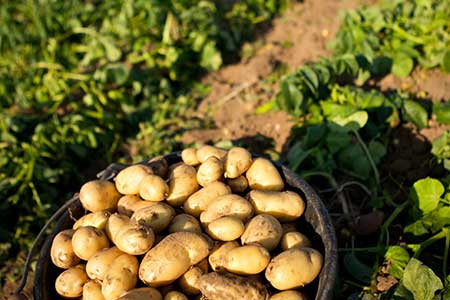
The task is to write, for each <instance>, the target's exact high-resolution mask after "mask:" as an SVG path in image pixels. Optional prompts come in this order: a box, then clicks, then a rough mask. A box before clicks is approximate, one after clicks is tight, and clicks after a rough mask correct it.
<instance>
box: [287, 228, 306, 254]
mask: <svg viewBox="0 0 450 300" xmlns="http://www.w3.org/2000/svg"><path fill="white" fill-rule="evenodd" d="M311 246H312V244H311V241H310V240H309V239H308V237H307V236H306V235H304V234H303V233H300V232H298V231H291V232H286V233H285V234H283V237H282V238H281V249H283V250H287V249H291V248H298V247H311Z"/></svg>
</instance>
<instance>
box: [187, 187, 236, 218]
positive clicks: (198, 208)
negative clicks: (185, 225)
mask: <svg viewBox="0 0 450 300" xmlns="http://www.w3.org/2000/svg"><path fill="white" fill-rule="evenodd" d="M228 194H231V189H230V187H229V186H227V185H226V184H224V183H223V182H220V181H216V182H213V183H210V184H209V185H207V186H206V187H204V188H202V189H200V190H199V191H197V192H195V193H194V194H192V195H191V196H190V197H189V198H188V199H187V200H186V202H184V211H185V212H187V213H188V214H190V215H193V216H194V217H199V216H200V214H201V213H202V212H203V211H204V210H206V208H207V207H208V205H209V204H210V203H211V202H212V201H214V200H215V199H216V198H217V197H219V196H223V195H228Z"/></svg>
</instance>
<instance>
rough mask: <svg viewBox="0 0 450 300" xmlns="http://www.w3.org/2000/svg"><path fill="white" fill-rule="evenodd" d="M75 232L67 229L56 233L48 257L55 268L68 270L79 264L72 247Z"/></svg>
mask: <svg viewBox="0 0 450 300" xmlns="http://www.w3.org/2000/svg"><path fill="white" fill-rule="evenodd" d="M74 232H75V230H73V229H67V230H63V231H61V232H60V233H58V234H57V235H56V236H55V238H54V239H53V242H52V247H51V248H50V257H51V258H52V262H53V264H54V265H55V266H57V267H59V268H63V269H68V268H70V267H73V266H75V265H76V264H78V263H79V262H80V258H79V257H78V256H77V255H76V254H75V252H74V251H73V247H72V237H73V234H74Z"/></svg>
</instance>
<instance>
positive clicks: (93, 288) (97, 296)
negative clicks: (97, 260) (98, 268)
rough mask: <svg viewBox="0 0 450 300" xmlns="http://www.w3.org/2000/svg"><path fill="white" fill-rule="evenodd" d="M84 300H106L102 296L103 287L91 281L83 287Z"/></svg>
mask: <svg viewBox="0 0 450 300" xmlns="http://www.w3.org/2000/svg"><path fill="white" fill-rule="evenodd" d="M81 299H82V300H105V297H103V294H102V285H101V283H100V282H98V281H95V280H89V281H88V282H86V283H85V284H84V285H83V297H82V298H81Z"/></svg>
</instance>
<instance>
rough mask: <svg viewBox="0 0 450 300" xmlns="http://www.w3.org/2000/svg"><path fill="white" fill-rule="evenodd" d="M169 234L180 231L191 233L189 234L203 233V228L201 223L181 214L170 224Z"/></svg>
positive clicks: (192, 217)
mask: <svg viewBox="0 0 450 300" xmlns="http://www.w3.org/2000/svg"><path fill="white" fill-rule="evenodd" d="M167 230H168V231H169V233H174V232H179V231H189V232H197V233H201V232H202V227H201V225H200V222H199V221H198V220H197V219H196V218H195V217H194V216H191V215H189V214H179V215H176V216H175V217H174V218H173V219H172V221H171V222H170V224H169V227H168V228H167Z"/></svg>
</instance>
